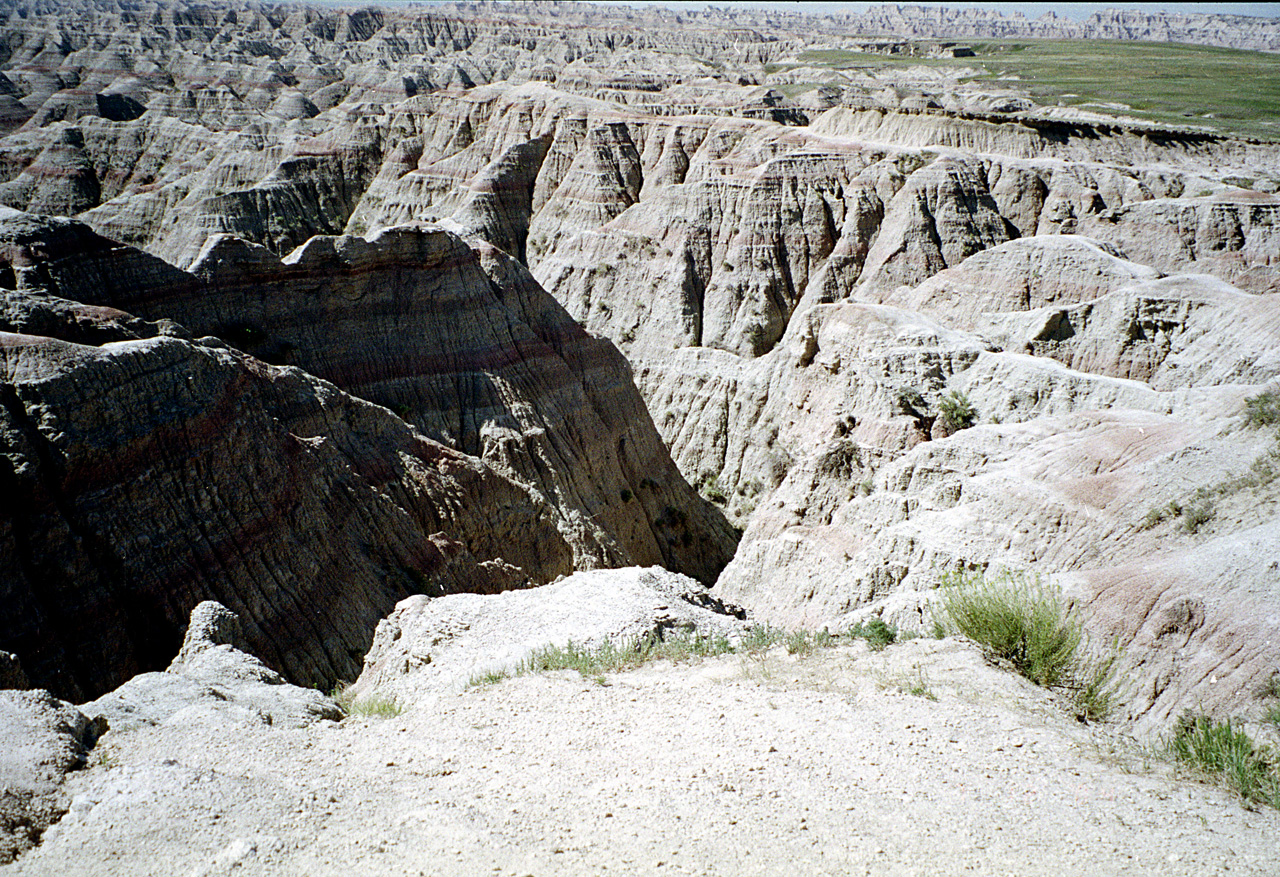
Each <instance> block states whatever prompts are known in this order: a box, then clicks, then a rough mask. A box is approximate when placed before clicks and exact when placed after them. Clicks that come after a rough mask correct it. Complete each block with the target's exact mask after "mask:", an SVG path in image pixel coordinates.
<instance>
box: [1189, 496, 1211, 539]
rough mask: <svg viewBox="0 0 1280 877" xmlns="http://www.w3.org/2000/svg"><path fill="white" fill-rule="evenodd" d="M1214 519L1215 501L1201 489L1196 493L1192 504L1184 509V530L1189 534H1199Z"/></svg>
mask: <svg viewBox="0 0 1280 877" xmlns="http://www.w3.org/2000/svg"><path fill="white" fill-rule="evenodd" d="M1212 519H1213V499H1212V497H1210V496H1209V494H1208V492H1207V491H1206V490H1204V489H1203V488H1201V489H1200V490H1197V491H1196V494H1195V496H1194V497H1193V498H1192V500H1191V502H1190V503H1188V504H1187V505H1186V506H1185V507H1184V508H1183V509H1182V529H1183V530H1185V531H1187V532H1188V533H1197V532H1199V531H1200V528H1201V527H1203V526H1204V525H1205V524H1207V523H1209V521H1210V520H1212Z"/></svg>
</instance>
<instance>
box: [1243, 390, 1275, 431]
mask: <svg viewBox="0 0 1280 877" xmlns="http://www.w3.org/2000/svg"><path fill="white" fill-rule="evenodd" d="M1244 421H1245V423H1246V424H1247V425H1249V426H1254V427H1259V426H1277V425H1280V393H1276V392H1274V391H1268V392H1266V393H1260V394H1259V395H1257V396H1253V397H1252V398H1249V399H1245V400H1244Z"/></svg>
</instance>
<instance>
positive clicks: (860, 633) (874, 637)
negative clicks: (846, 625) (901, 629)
mask: <svg viewBox="0 0 1280 877" xmlns="http://www.w3.org/2000/svg"><path fill="white" fill-rule="evenodd" d="M849 636H850V637H856V638H858V639H864V640H866V641H867V645H868V646H870V647H871V651H873V652H879V651H882V650H883V649H885V648H886V647H888V646H891V645H893V644H894V643H895V642H897V640H898V629H897V628H896V627H893V626H892V625H890V624H887V623H885V620H884V619H883V618H872V619H870V620H869V621H866V622H861V621H859V622H858V623H857V624H855V625H854V626H853V627H852V628H850V629H849Z"/></svg>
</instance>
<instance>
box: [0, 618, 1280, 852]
mask: <svg viewBox="0 0 1280 877" xmlns="http://www.w3.org/2000/svg"><path fill="white" fill-rule="evenodd" d="M912 689H915V690H916V691H917V693H914V694H913V693H911V690H912ZM926 693H927V694H928V695H930V696H931V697H932V698H936V699H930V697H929V696H925V694H926ZM67 789H68V792H69V793H70V794H71V795H72V796H73V798H74V803H73V806H72V809H71V812H70V813H69V814H68V816H67V817H66V818H64V820H63V821H62V823H61V824H60V825H59V826H56V827H55V828H54V829H52V830H51V832H50V834H49V836H48V838H47V840H46V841H45V843H44V844H42V845H41V846H40V847H39V848H38V849H37V850H35V851H33V852H32V853H30V854H28V855H27V856H25V857H24V858H22V859H21V860H19V861H18V862H17V863H16V864H15V865H13V866H10V868H8V869H0V873H3V872H6V871H7V873H10V874H13V875H19V874H58V875H63V874H73V873H74V874H81V875H125V874H130V875H131V874H154V875H188V874H189V875H222V874H236V875H258V874H272V875H277V874H308V875H344V877H347V875H364V874H374V875H381V874H387V875H392V874H394V875H401V874H404V875H488V874H494V875H511V877H514V875H526V874H527V875H538V877H541V875H559V874H609V873H619V874H707V875H730V874H741V875H769V874H778V875H807V874H830V875H848V874H876V875H882V874H883V875H889V874H905V875H917V874H920V875H924V874H980V875H1004V874H1011V875H1026V874H1040V875H1053V874H1063V875H1068V874H1069V875H1081V874H1087V875H1092V874H1121V873H1124V874H1126V875H1134V874H1153V875H1154V874H1159V875H1181V874H1186V875H1205V874H1258V875H1263V874H1265V875H1275V874H1277V873H1280V813H1277V812H1275V811H1270V810H1267V811H1258V812H1253V811H1249V810H1246V809H1244V808H1242V806H1241V805H1240V804H1239V803H1238V801H1237V800H1236V799H1235V798H1234V797H1233V796H1232V795H1230V794H1229V793H1227V792H1225V791H1222V790H1219V789H1217V788H1214V787H1211V786H1208V785H1203V784H1200V783H1197V782H1195V781H1193V780H1192V779H1190V778H1186V777H1179V776H1175V771H1174V770H1173V769H1172V768H1171V767H1170V766H1169V765H1167V764H1166V763H1164V762H1162V761H1160V760H1159V759H1154V758H1151V757H1150V756H1149V755H1144V753H1143V751H1142V750H1140V749H1137V748H1136V747H1133V746H1131V745H1130V744H1126V743H1125V742H1124V740H1123V738H1121V737H1119V736H1117V735H1115V734H1114V733H1109V732H1104V731H1099V730H1098V729H1096V728H1087V727H1085V726H1083V725H1080V724H1079V723H1077V722H1075V721H1074V720H1073V719H1071V718H1070V717H1069V716H1068V715H1067V714H1066V713H1065V712H1064V710H1063V709H1062V707H1061V704H1059V703H1058V702H1057V701H1056V700H1055V699H1054V697H1053V696H1051V695H1049V694H1046V693H1045V692H1043V691H1040V690H1038V689H1036V688H1034V687H1032V686H1030V685H1029V684H1026V683H1024V682H1023V681H1022V680H1020V679H1018V678H1016V677H1013V676H1011V675H1009V674H1007V673H1004V672H1002V671H1000V670H998V669H995V668H993V667H990V666H988V665H986V664H985V663H984V662H983V660H982V658H981V657H980V655H979V654H978V653H977V651H976V650H975V649H974V648H973V647H971V646H969V645H966V644H964V643H961V642H958V641H954V640H942V641H934V640H916V641H913V642H908V643H904V644H900V645H896V646H893V647H891V648H889V649H888V650H886V651H884V652H881V653H879V654H873V653H871V652H869V651H868V650H867V648H866V646H865V645H864V644H861V643H858V644H855V645H852V646H842V647H839V648H836V649H831V650H827V651H822V652H818V653H814V654H813V655H809V656H805V657H800V658H798V657H794V656H789V655H787V654H786V652H785V651H784V650H782V649H775V650H773V651H772V652H770V653H768V654H767V655H765V656H763V657H755V658H750V657H743V656H729V657H725V658H718V659H712V660H704V661H700V662H697V663H692V664H686V665H678V666H672V665H670V664H660V665H652V666H649V667H646V668H643V669H641V670H638V671H633V672H630V673H625V674H619V675H614V676H610V677H608V678H607V679H605V680H604V684H600V683H599V682H597V681H594V680H591V679H584V678H582V677H580V676H578V675H577V674H576V673H573V672H564V673H558V674H552V675H547V676H538V677H523V678H518V679H513V680H508V681H505V682H502V683H499V684H496V685H492V686H489V687H485V688H472V689H468V690H466V691H463V692H449V693H441V694H438V695H432V696H431V697H429V698H428V699H426V700H424V701H423V702H420V703H418V704H416V705H414V706H413V707H412V708H411V709H409V710H407V711H406V712H405V713H403V714H402V715H400V716H398V717H395V718H386V719H373V718H351V719H347V720H345V721H343V722H341V723H333V722H322V723H320V724H317V725H313V726H311V727H308V728H304V729H293V730H289V729H275V728H268V727H262V726H245V725H233V724H227V723H225V722H222V721H221V720H217V721H214V720H211V719H208V718H205V719H202V718H200V717H199V716H187V718H186V719H185V720H184V721H183V722H181V723H179V724H170V725H168V726H165V727H161V728H146V729H142V730H136V731H131V732H126V733H120V734H108V735H107V737H105V738H104V740H103V741H102V743H100V744H99V749H98V750H97V751H96V754H95V757H94V764H93V765H92V766H91V767H90V768H89V769H87V770H85V771H81V772H78V773H76V774H73V775H71V776H70V777H69V778H68V784H67Z"/></svg>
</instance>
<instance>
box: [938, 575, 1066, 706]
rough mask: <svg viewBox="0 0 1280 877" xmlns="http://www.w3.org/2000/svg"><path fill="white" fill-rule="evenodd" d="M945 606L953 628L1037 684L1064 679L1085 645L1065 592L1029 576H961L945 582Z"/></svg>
mask: <svg viewBox="0 0 1280 877" xmlns="http://www.w3.org/2000/svg"><path fill="white" fill-rule="evenodd" d="M941 607H942V612H943V615H944V616H945V618H946V619H947V620H948V621H949V622H950V626H951V627H952V629H953V631H954V632H956V633H960V634H962V635H964V636H966V637H968V638H969V639H971V640H973V641H974V642H976V643H977V644H978V645H980V646H982V648H983V650H984V651H986V652H987V653H988V654H989V655H991V656H992V657H995V658H999V659H1001V660H1004V661H1008V662H1009V663H1011V664H1012V665H1013V667H1014V669H1015V670H1017V671H1018V672H1019V673H1021V674H1022V675H1023V676H1025V677H1027V678H1028V679H1030V680H1031V681H1032V682H1034V683H1036V684H1037V685H1043V686H1046V687H1048V686H1052V685H1057V684H1058V683H1060V682H1062V681H1064V680H1065V679H1066V678H1067V675H1068V673H1069V671H1070V670H1071V667H1072V664H1073V662H1074V661H1075V657H1076V652H1077V651H1078V650H1079V648H1080V642H1081V639H1082V633H1081V630H1080V625H1079V623H1078V622H1077V621H1076V620H1075V619H1074V618H1073V617H1072V616H1071V615H1069V613H1068V612H1067V607H1066V603H1065V602H1064V600H1063V599H1062V596H1061V595H1060V594H1059V593H1058V592H1057V591H1055V590H1053V589H1051V588H1047V587H1044V586H1043V585H1042V584H1041V583H1040V581H1039V580H1038V579H1033V578H1031V577H1029V576H1026V575H1020V574H1016V573H1004V574H1002V575H1000V576H998V577H995V578H991V579H988V578H986V577H985V576H982V575H981V574H978V575H972V576H961V577H956V578H954V579H953V580H951V581H950V582H948V583H947V584H946V585H945V586H944V587H943V589H942V597H941Z"/></svg>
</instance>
